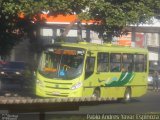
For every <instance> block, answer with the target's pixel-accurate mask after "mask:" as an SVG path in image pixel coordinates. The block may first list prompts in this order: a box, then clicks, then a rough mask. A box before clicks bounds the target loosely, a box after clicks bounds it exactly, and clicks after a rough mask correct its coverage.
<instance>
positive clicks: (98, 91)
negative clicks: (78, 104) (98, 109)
mask: <svg viewBox="0 0 160 120" xmlns="http://www.w3.org/2000/svg"><path fill="white" fill-rule="evenodd" d="M92 97H96V98H99V97H100V89H99V88H96V89H95V90H94V92H93V95H92Z"/></svg>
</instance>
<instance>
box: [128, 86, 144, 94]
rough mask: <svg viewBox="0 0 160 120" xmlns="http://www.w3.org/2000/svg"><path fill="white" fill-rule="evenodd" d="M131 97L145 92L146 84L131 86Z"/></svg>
mask: <svg viewBox="0 0 160 120" xmlns="http://www.w3.org/2000/svg"><path fill="white" fill-rule="evenodd" d="M131 89H132V97H140V96H142V95H144V94H145V93H146V92H147V86H132V88H131Z"/></svg>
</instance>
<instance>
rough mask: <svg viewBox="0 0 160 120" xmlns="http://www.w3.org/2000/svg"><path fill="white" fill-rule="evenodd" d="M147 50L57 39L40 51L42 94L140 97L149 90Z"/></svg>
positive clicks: (38, 88) (39, 92)
mask: <svg viewBox="0 0 160 120" xmlns="http://www.w3.org/2000/svg"><path fill="white" fill-rule="evenodd" d="M147 78H148V51H147V50H146V49H142V48H132V47H124V46H117V45H110V44H104V45H99V44H93V43H86V42H82V43H62V44H60V43H57V44H53V45H50V46H47V47H46V48H45V49H44V50H43V51H42V54H41V57H40V61H39V66H38V70H37V73H36V95H37V96H40V97H103V98H115V99H124V100H126V101H129V100H130V99H131V98H132V97H140V96H142V95H144V94H145V93H146V91H147Z"/></svg>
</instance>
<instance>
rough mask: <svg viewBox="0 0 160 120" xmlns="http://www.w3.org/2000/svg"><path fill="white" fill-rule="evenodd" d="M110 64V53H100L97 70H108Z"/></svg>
mask: <svg viewBox="0 0 160 120" xmlns="http://www.w3.org/2000/svg"><path fill="white" fill-rule="evenodd" d="M108 64H109V54H108V53H98V60H97V72H107V71H108V66H109V65H108Z"/></svg>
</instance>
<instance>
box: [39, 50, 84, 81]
mask: <svg viewBox="0 0 160 120" xmlns="http://www.w3.org/2000/svg"><path fill="white" fill-rule="evenodd" d="M83 62H84V50H73V49H72V50H70V49H52V50H51V51H50V50H47V51H45V52H44V53H43V55H42V57H41V61H40V64H39V69H38V70H39V72H40V74H42V75H44V76H45V77H48V78H60V79H74V78H76V77H77V76H79V75H81V73H82V70H83Z"/></svg>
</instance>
